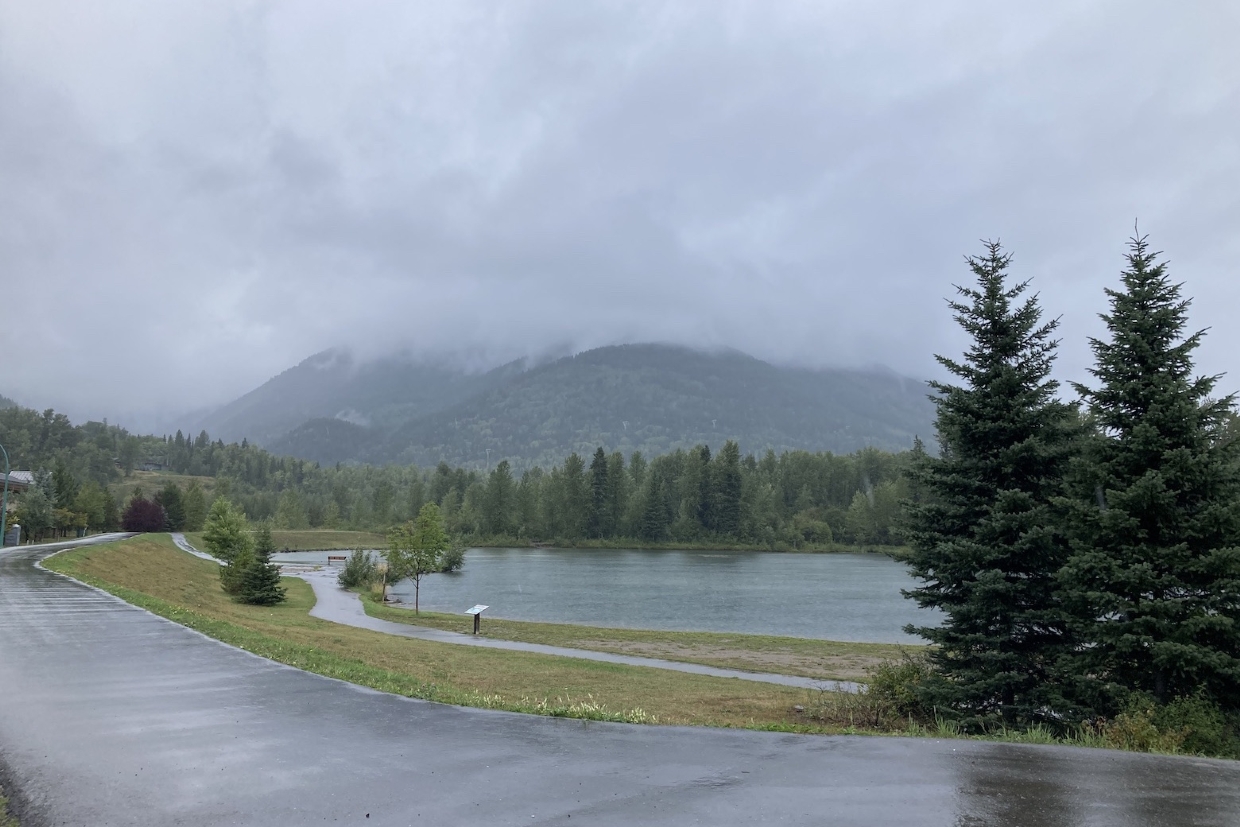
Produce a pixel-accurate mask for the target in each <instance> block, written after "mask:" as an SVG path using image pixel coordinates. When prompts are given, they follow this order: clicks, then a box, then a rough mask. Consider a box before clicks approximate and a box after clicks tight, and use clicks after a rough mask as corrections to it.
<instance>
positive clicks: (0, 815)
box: [0, 790, 18, 827]
mask: <svg viewBox="0 0 1240 827" xmlns="http://www.w3.org/2000/svg"><path fill="white" fill-rule="evenodd" d="M8 805H9V800H8V799H7V798H5V797H4V790H0V827H18V825H17V819H15V818H13V816H11V815H9V806H8Z"/></svg>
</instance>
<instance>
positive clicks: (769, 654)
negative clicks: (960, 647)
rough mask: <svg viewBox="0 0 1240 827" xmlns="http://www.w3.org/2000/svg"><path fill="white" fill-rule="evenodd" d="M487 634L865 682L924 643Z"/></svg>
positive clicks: (647, 633) (542, 629)
mask: <svg viewBox="0 0 1240 827" xmlns="http://www.w3.org/2000/svg"><path fill="white" fill-rule="evenodd" d="M364 606H365V609H366V613H367V614H369V615H371V616H373V617H379V618H383V619H384V620H394V621H397V622H399V623H408V624H411V625H417V626H431V627H434V628H436V629H446V630H448V631H452V632H462V633H465V634H469V633H471V632H472V631H473V618H472V617H471V616H469V615H455V614H440V613H437V612H422V613H420V614H414V613H413V609H411V608H395V607H392V606H383V605H380V604H379V603H376V602H375V601H374V600H371V599H369V598H367V599H366V600H365V601H364ZM482 634H483V635H484V636H486V637H492V638H497V639H500V640H519V641H522V642H525V643H542V644H546V645H548V646H566V647H569V648H572V649H593V650H595V651H599V652H615V653H618V654H622V655H639V656H642V657H651V658H663V659H666V660H677V661H685V662H688V663H701V664H705V665H707V666H719V667H723V668H725V669H741V670H745V671H749V672H776V673H778V674H781V675H799V676H801V677H806V678H818V679H821V680H842V681H864V680H865V678H866V675H867V674H868V672H869V671H870V670H872V669H873V668H874V667H875V666H877V665H878V664H879V663H881V662H883V661H885V660H899V659H900V658H901V657H902V656H903V654H904V653H906V652H907V653H910V654H913V653H917V652H920V651H922V649H923V648H924V647H921V646H899V645H894V644H887V643H847V642H841V641H832V640H807V639H804V638H792V637H776V636H773V635H738V634H726V633H719V632H662V631H655V630H649V629H613V628H607V627H598V626H576V625H572V624H563V623H530V622H527V621H522V620H500V619H496V618H488V617H486V616H483V619H482Z"/></svg>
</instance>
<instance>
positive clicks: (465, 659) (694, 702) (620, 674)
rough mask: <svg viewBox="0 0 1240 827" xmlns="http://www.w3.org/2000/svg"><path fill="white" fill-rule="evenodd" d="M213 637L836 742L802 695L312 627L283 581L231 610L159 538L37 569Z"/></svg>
mask: <svg viewBox="0 0 1240 827" xmlns="http://www.w3.org/2000/svg"><path fill="white" fill-rule="evenodd" d="M44 565H45V566H46V567H47V568H49V569H52V570H54V571H59V572H62V573H66V574H70V575H72V576H74V577H76V578H78V579H79V580H82V581H83V582H87V583H90V584H91V585H95V586H98V587H100V588H103V589H105V590H106V591H109V592H111V593H113V594H115V595H117V596H119V597H121V598H122V599H124V600H126V601H128V602H130V603H133V604H134V605H137V606H141V607H143V608H145V609H148V610H149V611H151V612H154V613H155V614H158V615H161V616H163V617H167V618H169V619H171V620H175V621H176V622H178V623H181V624H183V625H185V626H188V627H190V628H193V629H196V630H198V631H200V632H203V633H204V634H207V635H209V636H211V637H214V638H217V639H219V640H222V641H224V642H225V643H230V644H232V645H234V646H238V647H240V648H242V649H245V650H247V651H250V652H254V653H256V654H259V655H262V656H264V657H267V658H270V659H272V660H276V661H279V662H281V663H287V664H290V665H292V666H297V667H300V668H302V669H306V670H308V671H311V672H317V673H318V674H322V675H327V676H329V677H334V678H340V679H343V680H347V681H351V682H353V683H358V684H362V685H364V686H370V687H373V688H375V689H379V690H382V691H385V692H392V693H394V694H398V695H406V696H409V697H416V698H425V699H428V700H435V701H443V702H446V703H453V704H460V705H464V706H476V707H485V708H490V709H507V710H511V711H517V712H530V713H536V714H544V715H559V716H566V717H577V718H588V719H594V720H616V721H628V722H635V723H641V722H658V723H668V724H687V725H707V726H725V727H757V728H764V729H767V728H776V729H787V730H788V731H816V732H831V731H839V729H838V728H832V727H831V726H819V725H816V724H813V723H808V724H807V723H806V722H804V721H803V720H801V719H800V718H799V716H798V713H797V712H796V710H795V707H796V706H798V705H804V704H805V703H807V702H808V700H809V699H810V698H811V693H809V692H807V691H805V690H798V689H792V688H788V687H781V686H774V685H769V684H761V683H755V682H750V681H739V680H729V679H724V678H710V677H705V676H701V675H689V674H684V673H679V672H672V671H668V670H662V669H649V668H642V667H631V666H623V665H619V664H609V663H600V662H595V661H586V660H579V659H576V658H560V657H553V656H547V655H539V654H533V653H525V652H507V651H503V650H498V649H476V648H473V647H464V646H453V645H451V644H440V643H433V642H429V641H420V640H411V639H407V638H401V637H397V636H393V635H385V634H382V633H379V632H372V631H368V630H365V629H355V628H353V627H350V626H343V625H339V624H334V623H330V622H328V621H325V620H319V619H318V618H313V617H310V616H309V609H310V608H311V606H312V605H313V604H314V593H313V591H312V590H311V589H310V586H309V585H308V584H307V583H305V582H304V581H301V580H298V579H294V578H285V580H284V584H285V585H286V586H287V587H288V593H289V600H288V601H287V602H286V603H285V604H282V605H280V606H275V607H259V606H245V605H241V604H237V603H234V602H232V601H231V600H229V599H228V598H227V596H226V595H225V594H224V593H223V591H222V590H221V589H220V586H219V577H218V566H217V565H216V564H214V563H211V562H209V561H205V560H200V559H198V558H195V557H192V556H190V555H188V554H185V553H184V552H181V551H179V550H177V549H176V547H175V546H173V545H172V543H171V541H170V539H169V538H168V537H167V536H166V535H143V536H140V537H134V538H130V539H128V540H124V541H121V542H118V543H111V544H107V545H101V546H87V547H83V548H79V549H74V550H72V551H69V552H63V553H61V554H59V555H56V556H54V557H51V558H49V559H48V560H47V562H45V564H44Z"/></svg>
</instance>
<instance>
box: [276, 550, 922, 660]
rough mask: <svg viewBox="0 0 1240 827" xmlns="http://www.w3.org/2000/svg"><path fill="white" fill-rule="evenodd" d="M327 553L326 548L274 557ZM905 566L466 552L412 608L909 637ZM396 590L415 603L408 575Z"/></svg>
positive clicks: (912, 613)
mask: <svg viewBox="0 0 1240 827" xmlns="http://www.w3.org/2000/svg"><path fill="white" fill-rule="evenodd" d="M277 559H285V560H294V559H304V560H309V559H317V560H320V561H325V560H326V553H325V552H324V553H320V554H318V555H317V557H316V556H315V555H314V553H310V552H307V553H304V554H293V555H277ZM912 585H913V580H912V578H910V577H909V575H908V572H907V570H906V568H905V567H904V565H903V564H901V563H897V562H896V561H894V560H892V559H891V558H889V557H886V556H883V555H878V554H766V553H760V552H715V551H712V552H702V551H640V550H625V549H620V550H611V549H609V550H593V549H591V550H566V549H470V550H469V551H468V552H467V553H466V555H465V568H464V570H463V571H462V572H459V573H457V574H451V575H432V576H430V577H428V578H426V579H425V580H424V581H423V583H422V589H421V605H422V606H423V607H424V608H428V609H431V610H434V611H445V612H460V611H463V610H464V609H466V608H468V607H469V606H471V605H473V604H475V603H486V604H488V605H490V606H491V607H492V608H491V610H490V612H489V614H490V615H491V616H493V617H504V618H511V619H515V620H542V621H549V622H558V623H581V624H588V625H597V626H619V627H629V628H643V629H667V630H702V631H717V632H743V633H749V634H773V635H790V636H794V637H809V638H822V639H828V640H854V641H871V642H878V643H918V642H920V640H919V639H917V638H913V637H910V636H908V635H905V634H904V632H903V631H902V629H903V627H904V625H905V624H906V623H917V624H927V623H930V622H932V621H933V618H934V615H932V614H930V613H929V612H926V611H922V610H919V609H917V607H916V606H915V605H914V604H913V603H912V602H911V601H909V600H905V599H904V598H903V597H902V596H901V594H900V590H901V589H903V588H909V587H910V586H912ZM394 592H395V593H396V594H397V595H398V596H401V597H402V598H407V599H409V600H412V593H413V587H412V584H401V585H400V586H398V587H397V588H396V589H395V590H394Z"/></svg>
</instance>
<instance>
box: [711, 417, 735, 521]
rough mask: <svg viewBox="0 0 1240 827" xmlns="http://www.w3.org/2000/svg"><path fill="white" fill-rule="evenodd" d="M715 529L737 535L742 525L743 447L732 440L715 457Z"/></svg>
mask: <svg viewBox="0 0 1240 827" xmlns="http://www.w3.org/2000/svg"><path fill="white" fill-rule="evenodd" d="M715 465H716V467H715V469H714V475H713V476H714V483H715V496H714V501H715V530H716V531H718V532H719V533H720V534H723V535H725V536H728V537H735V536H737V534H738V532H739V531H740V526H741V449H740V446H739V445H737V444H736V443H735V442H733V441H732V440H730V439H729V440H728V441H727V442H725V443H724V444H723V450H721V451H720V452H719V455H718V456H717V457H715Z"/></svg>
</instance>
